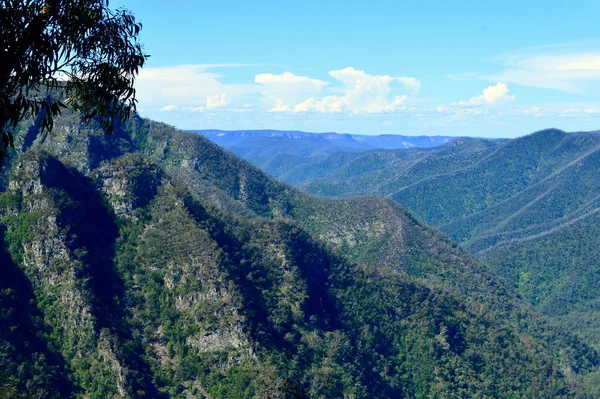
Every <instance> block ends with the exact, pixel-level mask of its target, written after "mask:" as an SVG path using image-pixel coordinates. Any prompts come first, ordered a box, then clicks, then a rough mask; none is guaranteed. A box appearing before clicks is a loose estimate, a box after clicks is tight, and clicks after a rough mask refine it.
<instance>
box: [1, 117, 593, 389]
mask: <svg viewBox="0 0 600 399" xmlns="http://www.w3.org/2000/svg"><path fill="white" fill-rule="evenodd" d="M3 174H5V178H6V177H7V176H8V177H7V185H6V186H5V188H4V189H3V190H4V192H3V193H2V194H1V195H0V226H1V228H0V232H1V234H2V239H3V242H4V248H3V250H2V251H0V260H1V263H0V264H1V267H2V272H3V275H4V276H5V278H4V279H2V281H1V283H0V284H1V287H0V303H1V304H2V306H1V310H2V311H1V313H0V364H1V366H0V377H1V378H0V380H1V381H2V383H0V384H1V385H0V394H1V395H3V396H6V397H27V398H32V397H39V398H48V397H88V398H105V397H182V398H183V397H185V398H191V397H197V398H201V397H206V398H234V397H264V398H267V397H268V398H277V397H280V398H284V397H285V398H287V397H310V398H313V397H314V398H318V397H328V398H334V397H365V398H366V397H368V398H377V397H381V398H387V397H411V398H429V397H440V398H442V397H443V398H453V397H456V398H460V397H494V398H514V397H523V398H528V397H553V398H554V397H556V398H558V397H573V398H575V397H584V398H585V397H594V395H595V394H596V393H594V392H593V391H592V390H593V389H594V387H595V386H597V378H598V377H597V376H598V367H600V356H599V355H598V354H597V353H596V352H595V351H594V350H593V349H591V348H590V347H588V346H586V345H585V344H583V343H581V342H580V341H578V340H577V339H576V338H575V337H574V336H573V335H571V334H569V333H568V332H566V331H565V330H562V329H559V328H555V327H551V326H549V325H548V323H547V321H546V319H545V318H544V317H543V316H541V315H539V314H538V313H537V312H535V311H534V310H532V309H531V307H530V306H529V305H528V304H526V303H525V302H524V301H522V300H521V299H520V298H519V297H518V296H517V295H516V294H515V293H514V292H513V291H512V290H511V289H510V288H509V287H505V286H504V285H503V284H502V283H501V281H500V280H498V279H497V278H496V277H495V275H494V273H493V272H491V271H490V270H489V268H488V267H486V266H485V265H483V264H481V263H480V262H479V261H477V260H476V259H474V258H472V257H471V256H470V255H468V254H467V253H466V252H464V251H463V250H461V249H460V248H459V247H457V246H456V245H455V244H454V243H452V242H451V241H449V240H448V239H447V238H446V237H444V236H443V235H441V234H439V233H438V232H436V231H435V230H433V229H431V228H429V227H427V226H425V225H423V224H421V223H420V222H418V221H417V220H416V219H414V218H413V217H412V216H411V215H410V214H408V213H407V212H406V211H405V210H404V209H402V208H401V207H399V206H398V205H397V204H395V203H393V202H392V201H390V200H388V199H384V198H381V197H361V198H357V199H348V200H335V199H319V198H316V197H311V196H308V195H306V194H303V193H302V192H300V191H298V190H296V189H294V188H292V187H290V186H287V185H285V184H282V183H279V182H277V181H275V180H273V179H272V178H270V177H268V176H267V175H265V174H264V173H262V172H260V171H259V170H258V169H257V168H255V167H253V166H251V165H250V164H248V163H247V162H245V161H243V160H241V159H239V158H237V157H236V156H234V155H232V154H231V153H228V152H226V151H223V150H222V149H220V148H219V147H218V146H216V145H214V144H212V143H210V142H209V141H208V140H207V139H204V138H202V137H199V136H198V135H195V134H191V133H183V132H180V131H177V130H176V129H174V128H172V127H169V126H166V125H163V124H160V123H156V122H152V121H148V120H143V119H140V118H138V117H134V118H133V119H132V120H131V122H130V123H129V124H128V125H126V126H124V127H123V128H121V129H117V131H116V132H115V133H114V134H113V135H112V136H105V135H104V134H102V133H101V132H99V131H97V130H96V129H94V128H93V127H90V126H80V125H79V124H78V123H77V117H76V116H75V115H72V114H69V115H66V116H64V117H63V118H61V119H59V120H57V121H56V124H55V132H54V133H53V134H51V135H42V136H40V137H38V138H37V140H36V141H35V143H34V144H33V146H32V148H31V149H29V150H27V151H25V152H24V153H22V154H19V155H18V156H17V154H14V155H13V161H12V166H11V167H10V168H7V169H5V171H4V172H3Z"/></svg>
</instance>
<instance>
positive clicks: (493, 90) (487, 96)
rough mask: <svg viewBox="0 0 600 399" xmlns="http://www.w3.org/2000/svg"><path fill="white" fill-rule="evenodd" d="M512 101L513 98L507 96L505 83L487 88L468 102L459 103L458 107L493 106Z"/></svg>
mask: <svg viewBox="0 0 600 399" xmlns="http://www.w3.org/2000/svg"><path fill="white" fill-rule="evenodd" d="M514 99H515V96H509V95H508V86H506V84H505V83H502V82H498V83H497V84H496V85H494V86H488V87H487V88H486V89H484V90H483V93H482V94H480V95H478V96H476V97H471V99H470V100H469V101H468V102H467V101H461V102H460V103H459V105H494V104H500V103H505V102H510V101H513V100H514Z"/></svg>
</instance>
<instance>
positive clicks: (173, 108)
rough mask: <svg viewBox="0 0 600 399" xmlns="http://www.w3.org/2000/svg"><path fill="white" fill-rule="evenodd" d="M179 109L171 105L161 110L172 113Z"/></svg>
mask: <svg viewBox="0 0 600 399" xmlns="http://www.w3.org/2000/svg"><path fill="white" fill-rule="evenodd" d="M176 109H177V107H176V106H174V105H173V104H169V105H165V106H164V107H162V108H161V109H160V112H171V111H175V110H176Z"/></svg>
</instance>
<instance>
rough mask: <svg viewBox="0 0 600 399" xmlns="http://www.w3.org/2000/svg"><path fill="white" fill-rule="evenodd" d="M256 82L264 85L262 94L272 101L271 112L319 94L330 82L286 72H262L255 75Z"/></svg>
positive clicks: (285, 108) (286, 108)
mask: <svg viewBox="0 0 600 399" xmlns="http://www.w3.org/2000/svg"><path fill="white" fill-rule="evenodd" d="M254 82H255V83H258V84H260V85H262V86H263V90H262V91H261V94H262V95H263V96H265V97H266V98H267V99H269V101H271V103H272V104H274V105H273V107H272V108H271V112H285V111H289V110H291V107H292V105H291V104H297V103H299V102H300V101H302V100H304V99H305V98H307V97H311V96H315V95H319V94H320V93H321V91H322V90H323V88H324V87H325V86H327V85H328V84H329V83H328V82H325V81H323V80H319V79H312V78H309V77H307V76H298V75H294V74H293V73H291V72H284V73H282V74H280V75H274V74H272V73H262V74H259V75H256V76H255V77H254Z"/></svg>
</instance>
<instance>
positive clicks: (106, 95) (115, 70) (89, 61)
mask: <svg viewBox="0 0 600 399" xmlns="http://www.w3.org/2000/svg"><path fill="white" fill-rule="evenodd" d="M0 4H1V9H0V39H1V40H0V136H1V137H0V167H1V165H2V160H3V158H4V157H5V156H6V154H7V150H8V149H10V148H14V134H13V132H14V130H15V129H16V127H17V125H18V124H19V122H20V121H21V120H23V119H24V118H27V117H36V116H37V120H38V123H39V124H40V126H39V127H40V128H41V130H52V127H53V118H54V116H56V115H57V114H60V112H61V108H65V107H67V106H70V107H72V108H73V109H74V110H75V111H78V112H79V113H80V114H81V120H82V122H90V121H92V120H95V121H97V122H98V123H99V124H100V126H101V127H102V128H103V129H105V131H106V132H107V133H111V132H112V130H113V129H114V125H115V122H117V121H122V120H125V119H127V118H128V117H129V115H130V114H131V112H132V111H135V106H136V102H137V101H136V98H135V88H134V86H133V83H134V80H135V77H136V75H137V74H138V71H139V69H140V68H141V67H142V66H143V65H144V62H145V61H146V59H147V58H148V55H146V54H144V53H143V51H142V46H141V44H140V42H139V41H138V36H139V33H140V29H141V24H140V23H138V22H136V20H135V18H134V16H133V15H132V14H131V13H130V12H129V11H128V10H126V9H119V10H111V9H109V7H108V0H0ZM57 90H58V91H60V93H61V97H57V96H51V95H49V94H48V93H50V92H56V91H57Z"/></svg>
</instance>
